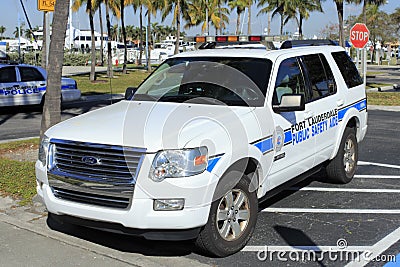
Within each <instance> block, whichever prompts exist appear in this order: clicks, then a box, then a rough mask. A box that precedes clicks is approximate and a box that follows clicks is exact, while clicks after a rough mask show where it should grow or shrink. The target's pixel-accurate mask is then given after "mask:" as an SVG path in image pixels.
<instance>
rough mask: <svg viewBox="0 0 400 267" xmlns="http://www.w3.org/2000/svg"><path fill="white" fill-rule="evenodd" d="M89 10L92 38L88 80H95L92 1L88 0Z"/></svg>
mask: <svg viewBox="0 0 400 267" xmlns="http://www.w3.org/2000/svg"><path fill="white" fill-rule="evenodd" d="M87 10H89V24H90V34H91V38H92V44H91V49H90V53H91V61H92V62H91V64H90V81H95V80H96V40H95V36H94V19H93V7H92V1H88V8H87Z"/></svg>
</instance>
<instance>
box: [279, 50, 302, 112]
mask: <svg viewBox="0 0 400 267" xmlns="http://www.w3.org/2000/svg"><path fill="white" fill-rule="evenodd" d="M292 94H303V95H305V84H304V78H303V74H302V71H301V69H300V65H299V62H298V61H297V58H295V57H293V58H288V59H286V60H284V61H282V63H281V65H280V66H279V70H278V76H277V78H276V83H275V89H274V96H273V105H279V104H280V103H281V99H282V96H283V95H292Z"/></svg>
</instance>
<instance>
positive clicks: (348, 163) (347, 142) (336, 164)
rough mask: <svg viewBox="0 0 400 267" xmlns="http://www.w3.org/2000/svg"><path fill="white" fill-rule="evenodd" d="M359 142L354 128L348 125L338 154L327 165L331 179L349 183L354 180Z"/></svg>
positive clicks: (334, 181)
mask: <svg viewBox="0 0 400 267" xmlns="http://www.w3.org/2000/svg"><path fill="white" fill-rule="evenodd" d="M357 161H358V143H357V139H356V132H355V130H354V128H349V127H347V128H346V129H345V131H344V133H343V137H342V141H341V142H340V146H339V150H338V152H337V154H336V156H335V157H334V158H333V159H332V160H331V161H330V162H329V163H328V165H327V166H326V173H327V175H328V179H329V181H331V182H333V183H339V184H347V183H349V182H350V181H351V180H353V177H354V174H355V172H356V169H357Z"/></svg>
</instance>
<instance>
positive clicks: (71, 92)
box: [61, 89, 81, 102]
mask: <svg viewBox="0 0 400 267" xmlns="http://www.w3.org/2000/svg"><path fill="white" fill-rule="evenodd" d="M61 95H62V101H63V102H69V101H75V100H78V99H80V98H81V91H80V90H79V89H62V90H61Z"/></svg>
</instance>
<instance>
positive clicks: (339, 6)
mask: <svg viewBox="0 0 400 267" xmlns="http://www.w3.org/2000/svg"><path fill="white" fill-rule="evenodd" d="M333 1H334V2H335V5H336V11H337V15H338V20H339V45H340V46H342V47H345V42H344V27H343V0H333Z"/></svg>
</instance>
